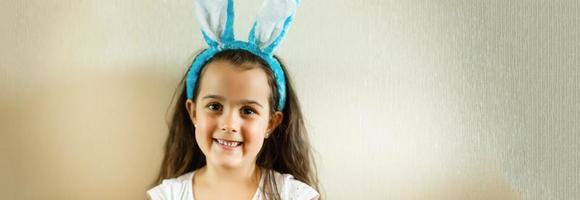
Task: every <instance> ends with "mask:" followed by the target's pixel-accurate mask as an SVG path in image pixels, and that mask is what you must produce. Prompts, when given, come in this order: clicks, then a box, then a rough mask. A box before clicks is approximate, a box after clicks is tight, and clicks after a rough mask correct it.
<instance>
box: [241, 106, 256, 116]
mask: <svg viewBox="0 0 580 200" xmlns="http://www.w3.org/2000/svg"><path fill="white" fill-rule="evenodd" d="M242 113H243V114H244V115H252V114H256V112H255V111H254V110H253V109H251V108H242Z"/></svg>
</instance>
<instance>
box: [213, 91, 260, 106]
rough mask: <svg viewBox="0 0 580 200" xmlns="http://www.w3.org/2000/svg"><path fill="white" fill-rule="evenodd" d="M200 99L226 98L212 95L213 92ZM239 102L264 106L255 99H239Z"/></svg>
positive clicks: (221, 99)
mask: <svg viewBox="0 0 580 200" xmlns="http://www.w3.org/2000/svg"><path fill="white" fill-rule="evenodd" d="M202 99H217V100H220V101H223V100H226V98H225V97H223V96H220V95H213V94H210V95H206V96H204V97H203V98H202ZM240 103H241V104H255V105H257V106H260V107H262V108H263V107H264V106H262V104H260V103H258V102H257V101H254V100H249V99H243V100H240Z"/></svg>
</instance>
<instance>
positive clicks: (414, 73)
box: [0, 0, 580, 200]
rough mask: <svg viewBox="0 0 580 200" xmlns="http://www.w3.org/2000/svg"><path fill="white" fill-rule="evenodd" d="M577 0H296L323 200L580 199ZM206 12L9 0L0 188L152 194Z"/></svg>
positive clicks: (8, 195)
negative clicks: (198, 15)
mask: <svg viewBox="0 0 580 200" xmlns="http://www.w3.org/2000/svg"><path fill="white" fill-rule="evenodd" d="M260 2H261V1H260V0H252V1H237V5H236V11H237V13H238V16H237V18H236V19H237V21H236V23H237V24H236V32H237V36H238V38H245V37H246V36H247V31H248V30H249V29H250V27H251V23H252V20H253V19H254V14H255V12H256V10H257V9H258V7H259V3H260ZM578 10H580V2H578V1H573V0H570V1H539V0H530V1H523V0H520V1H503V0H491V1H453V0H447V1H378V0H372V1H364V3H363V2H355V1H348V0H334V1H330V0H303V4H302V6H301V7H300V9H299V11H298V15H297V18H296V22H295V24H294V26H293V27H292V29H291V31H290V32H289V34H288V37H287V39H286V40H285V41H284V42H283V44H282V46H281V48H280V50H279V54H280V55H281V56H282V57H283V58H284V59H285V61H286V62H287V64H288V65H289V68H290V71H291V75H292V76H293V77H294V80H295V84H296V86H297V88H298V94H299V97H300V99H301V101H302V104H303V109H304V112H305V114H306V120H307V123H308V128H309V130H310V133H311V134H312V136H311V138H312V140H313V144H314V145H315V149H316V150H317V157H318V164H319V169H320V178H321V180H322V184H323V188H324V193H326V195H327V197H328V199H458V200H459V199H578V198H580V189H579V188H580V183H579V182H580V181H579V179H580V159H578V157H579V156H578V152H580V137H579V136H577V135H578V134H579V133H580V56H579V55H578V54H579V47H580V45H579V44H580V14H579V13H578ZM198 27H199V26H198V24H197V23H196V21H195V19H194V14H193V4H192V2H191V1H185V0H180V1H161V0H159V1H154V0H140V1H137V0H127V1H111V0H101V1H96V0H89V1H67V0H60V1H41V0H28V1H16V0H1V1H0V133H1V134H0V194H1V196H2V199H143V198H145V190H146V189H148V184H149V183H150V181H151V179H152V178H154V176H155V173H156V172H157V169H158V167H159V164H160V160H161V156H162V151H161V146H162V143H163V141H164V139H165V137H166V134H167V133H166V130H167V127H166V124H165V112H166V109H167V106H168V104H169V102H170V100H171V95H172V93H173V90H174V88H175V86H176V84H177V81H178V79H179V77H180V76H181V75H182V74H183V72H184V70H185V67H186V65H187V63H188V61H189V60H190V56H191V55H192V54H193V53H194V52H195V51H196V50H198V49H199V48H201V47H202V46H203V43H202V40H201V39H200V38H201V37H200V35H199V31H198Z"/></svg>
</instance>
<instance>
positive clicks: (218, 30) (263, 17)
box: [186, 0, 300, 111]
mask: <svg viewBox="0 0 580 200" xmlns="http://www.w3.org/2000/svg"><path fill="white" fill-rule="evenodd" d="M194 4H195V10H196V13H197V19H198V21H199V24H200V25H201V32H202V35H203V38H204V39H205V42H206V43H207V44H208V45H209V48H207V49H206V50H204V51H203V52H201V54H199V55H198V56H197V57H196V58H195V60H194V61H193V63H192V64H191V67H190V69H189V72H188V73H187V79H186V91H187V98H188V99H192V98H193V94H194V93H195V92H194V90H195V84H196V82H197V80H198V78H199V73H200V72H201V69H202V68H203V66H204V65H205V64H206V63H207V61H209V60H210V59H211V58H212V57H213V56H215V55H216V54H217V53H219V52H222V51H224V50H229V49H242V50H246V51H249V52H250V53H252V54H254V55H256V56H259V57H260V58H262V59H263V60H264V61H265V62H266V63H267V64H268V67H269V68H270V69H271V70H272V73H273V74H274V81H275V82H276V87H277V88H278V91H277V94H278V102H277V105H276V110H277V111H282V110H283V109H284V105H285V103H286V78H285V75H284V70H282V67H281V66H280V63H279V62H278V60H277V59H276V58H274V51H275V50H276V48H277V47H278V45H279V44H280V41H281V40H282V38H284V35H285V34H286V31H287V30H288V27H289V26H290V23H291V22H292V19H293V18H294V15H295V13H296V9H297V8H298V5H299V4H300V0H264V3H263V4H262V8H261V9H260V11H259V12H258V15H257V18H256V21H255V22H254V25H253V27H252V30H251V31H250V35H249V37H248V41H247V42H245V41H239V40H236V39H235V38H234V31H233V27H234V3H233V0H194Z"/></svg>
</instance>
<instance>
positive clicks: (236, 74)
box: [186, 60, 282, 168]
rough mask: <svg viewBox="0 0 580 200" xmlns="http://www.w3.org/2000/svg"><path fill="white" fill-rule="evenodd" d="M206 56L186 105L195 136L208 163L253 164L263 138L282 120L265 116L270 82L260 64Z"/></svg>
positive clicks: (236, 166)
mask: <svg viewBox="0 0 580 200" xmlns="http://www.w3.org/2000/svg"><path fill="white" fill-rule="evenodd" d="M243 65H249V66H251V65H250V64H242V66H241V67H240V66H234V65H233V64H232V63H230V62H228V61H219V60H216V61H212V62H211V63H208V64H207V65H206V66H205V67H206V69H205V72H203V74H202V77H200V80H199V84H200V85H199V94H198V96H197V99H196V103H193V102H192V101H191V100H187V102H186V107H187V109H188V111H189V114H190V117H191V119H192V122H193V123H194V125H195V126H196V128H195V132H196V133H195V139H196V140H197V144H198V146H199V147H200V149H201V151H202V152H203V154H204V155H205V156H206V159H207V163H208V165H210V164H211V165H214V166H218V167H224V168H240V167H247V166H250V165H252V164H255V161H256V156H257V154H258V152H259V151H260V149H261V148H262V145H263V143H264V138H265V137H267V134H269V133H270V132H271V131H272V130H273V129H274V128H275V127H276V126H278V125H279V124H280V122H281V121H282V113H281V112H276V113H275V114H274V115H273V116H271V115H270V112H271V111H270V105H269V101H268V100H269V98H270V93H271V92H270V86H269V85H268V79H267V75H266V73H265V72H264V70H263V69H262V68H260V67H253V68H250V69H245V68H246V67H248V66H243Z"/></svg>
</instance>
